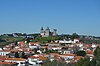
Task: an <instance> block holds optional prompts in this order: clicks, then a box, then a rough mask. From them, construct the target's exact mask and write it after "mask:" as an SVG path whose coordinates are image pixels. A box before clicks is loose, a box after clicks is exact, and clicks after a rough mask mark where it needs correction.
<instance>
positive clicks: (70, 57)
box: [60, 54, 75, 60]
mask: <svg viewBox="0 0 100 66" xmlns="http://www.w3.org/2000/svg"><path fill="white" fill-rule="evenodd" d="M74 56H75V54H62V55H60V57H62V58H63V59H64V60H68V59H74Z"/></svg>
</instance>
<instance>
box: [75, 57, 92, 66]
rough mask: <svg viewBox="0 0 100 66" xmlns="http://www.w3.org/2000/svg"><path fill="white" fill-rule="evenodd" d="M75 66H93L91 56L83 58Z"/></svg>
mask: <svg viewBox="0 0 100 66" xmlns="http://www.w3.org/2000/svg"><path fill="white" fill-rule="evenodd" d="M75 66H91V62H90V60H89V58H81V59H80V60H79V61H78V62H77V63H76V64H75Z"/></svg>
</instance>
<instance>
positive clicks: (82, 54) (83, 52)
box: [76, 50, 86, 56]
mask: <svg viewBox="0 0 100 66" xmlns="http://www.w3.org/2000/svg"><path fill="white" fill-rule="evenodd" d="M76 54H77V56H86V52H85V51H83V50H81V51H77V52H76Z"/></svg>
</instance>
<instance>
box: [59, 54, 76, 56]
mask: <svg viewBox="0 0 100 66" xmlns="http://www.w3.org/2000/svg"><path fill="white" fill-rule="evenodd" d="M60 56H75V54H62V55H60Z"/></svg>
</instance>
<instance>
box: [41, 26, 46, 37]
mask: <svg viewBox="0 0 100 66" xmlns="http://www.w3.org/2000/svg"><path fill="white" fill-rule="evenodd" d="M40 34H41V36H42V37H43V36H44V35H45V31H44V29H43V27H41V30H40Z"/></svg>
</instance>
